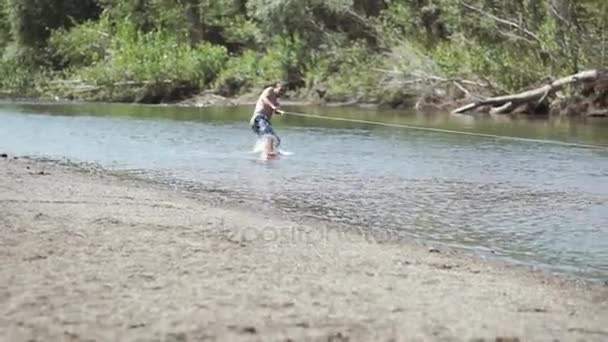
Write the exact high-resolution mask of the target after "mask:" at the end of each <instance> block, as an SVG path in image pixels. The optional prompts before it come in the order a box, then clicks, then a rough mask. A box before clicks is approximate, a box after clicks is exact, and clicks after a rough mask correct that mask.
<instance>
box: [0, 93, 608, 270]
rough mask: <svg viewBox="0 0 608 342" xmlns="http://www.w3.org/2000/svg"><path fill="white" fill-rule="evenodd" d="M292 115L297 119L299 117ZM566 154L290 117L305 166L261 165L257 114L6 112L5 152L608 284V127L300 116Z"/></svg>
mask: <svg viewBox="0 0 608 342" xmlns="http://www.w3.org/2000/svg"><path fill="white" fill-rule="evenodd" d="M288 109H289V108H288ZM292 109H293V110H294V111H297V112H308V113H314V114H320V115H328V116H333V117H342V118H353V119H359V120H372V121H381V122H386V123H395V124H401V125H416V126H421V127H433V128H441V129H448V130H457V131H461V132H472V133H483V134H496V135H501V136H510V137H521V138H531V139H543V140H551V141H556V142H561V143H563V142H571V143H580V144H585V145H596V146H598V147H597V148H583V147H577V146H568V145H564V144H552V143H542V142H534V141H522V140H510V139H495V138H488V137H479V136H470V135H460V134H451V133H440V132H432V131H424V130H412V129H404V128H397V127H386V126H376V125H369V124H365V123H352V122H346V121H329V120H323V119H317V118H305V117H294V116H285V117H280V118H276V119H274V125H275V129H276V130H277V131H278V132H279V134H280V135H281V136H282V138H283V146H282V148H283V149H285V150H288V151H290V152H293V155H290V156H287V157H284V158H282V159H281V160H275V161H271V162H260V161H258V160H257V156H256V155H255V154H252V153H250V150H251V149H252V147H253V144H254V136H253V134H252V132H251V131H250V130H249V128H248V126H247V121H248V119H249V114H250V113H249V111H250V108H248V107H246V108H244V107H232V108H206V109H198V108H183V107H158V106H156V107H153V106H128V105H127V106H125V105H105V104H82V105H74V104H70V105H56V104H52V105H45V104H2V105H0V152H1V151H6V152H9V153H14V154H20V155H31V156H39V157H52V158H64V157H65V158H70V159H72V160H76V161H83V162H95V163H98V164H101V165H102V166H104V167H106V168H109V169H112V170H117V171H126V172H130V173H135V174H138V175H140V176H145V177H152V178H156V179H158V180H162V181H165V182H170V183H175V184H188V185H189V187H188V188H189V189H190V190H191V191H199V192H214V193H222V194H224V196H228V197H231V198H233V199H238V200H239V201H241V202H245V203H250V204H251V205H252V206H253V207H259V208H262V209H261V210H263V208H267V209H272V210H280V211H284V212H285V213H288V214H289V215H292V216H293V217H295V218H301V219H311V220H321V221H325V222H328V223H331V224H336V225H344V226H345V227H351V228H354V229H358V230H364V231H370V232H377V233H383V232H384V233H386V232H390V233H391V234H395V235H396V236H397V235H398V236H401V237H407V238H414V239H419V240H424V241H433V242H440V243H444V244H448V245H451V246H456V247H460V248H465V249H467V250H469V251H471V252H474V253H490V251H491V252H492V255H495V256H497V257H499V258H504V259H508V260H512V261H516V262H521V263H526V264H531V265H535V266H540V267H542V268H544V269H546V270H550V271H556V272H560V273H567V274H572V275H576V276H582V277H585V278H590V279H595V280H606V279H608V124H607V123H602V122H597V123H594V124H593V125H588V124H581V123H578V124H576V123H572V122H567V121H564V122H554V121H551V122H550V121H547V120H539V121H525V120H520V121H510V120H507V119H503V120H487V119H486V120H484V119H473V118H472V117H466V116H463V117H450V116H447V115H441V116H430V117H429V116H426V117H422V116H416V115H414V114H408V113H403V112H396V111H386V112H376V111H365V110H358V109H344V108H342V109H337V108H334V109H331V108H324V109H323V108H292Z"/></svg>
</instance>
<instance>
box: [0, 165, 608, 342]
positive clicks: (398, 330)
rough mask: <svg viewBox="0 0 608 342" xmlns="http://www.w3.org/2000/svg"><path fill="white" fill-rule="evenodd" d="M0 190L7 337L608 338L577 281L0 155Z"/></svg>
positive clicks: (596, 298)
mask: <svg viewBox="0 0 608 342" xmlns="http://www.w3.org/2000/svg"><path fill="white" fill-rule="evenodd" d="M0 188H1V189H2V192H1V193H0V224H1V225H3V226H4V227H3V228H4V229H2V230H1V231H0V232H1V233H0V234H1V235H0V242H2V245H3V246H5V248H6V250H5V251H4V252H0V253H2V254H3V260H7V264H6V265H5V266H4V267H3V268H2V271H0V280H1V281H0V284H6V286H5V288H2V287H0V307H3V308H4V310H3V311H4V312H3V315H1V316H0V317H4V318H0V340H2V339H6V340H7V341H8V340H11V341H22V340H23V341H25V340H28V339H30V338H33V339H41V340H56V339H59V338H65V337H66V336H71V337H72V338H74V339H75V340H83V339H87V338H97V339H101V340H107V339H113V340H138V339H140V340H141V339H145V340H149V339H151V338H161V339H163V338H165V339H168V340H169V339H172V338H176V336H178V337H180V338H181V337H183V338H184V339H185V340H197V339H200V337H201V336H203V335H205V336H208V337H210V338H211V339H213V338H218V339H222V340H224V339H237V340H259V339H263V340H268V339H272V340H276V339H279V340H285V339H287V338H290V339H293V340H302V339H307V340H328V339H331V338H336V339H338V340H339V339H340V338H342V339H343V340H344V339H351V340H369V339H374V340H377V339H382V340H387V339H395V340H412V339H413V340H444V339H449V340H458V341H459V340H471V339H480V340H488V341H494V340H496V339H498V338H511V339H512V340H513V341H515V340H518V339H519V340H530V339H532V340H552V339H553V338H559V339H565V340H574V339H585V340H588V341H595V340H597V341H600V340H603V339H605V338H608V330H606V329H605V327H604V326H603V323H605V321H606V319H608V288H607V287H605V286H601V285H598V284H594V283H591V282H587V281H582V280H580V279H571V278H570V277H563V276H556V275H551V274H547V273H545V272H541V271H533V270H531V269H528V267H527V266H518V265H512V264H508V263H505V262H502V261H497V260H490V259H485V258H482V257H474V256H470V255H465V254H464V253H462V252H460V251H454V250H451V249H444V248H441V249H436V248H428V247H424V246H422V245H417V244H415V243H406V242H398V243H377V242H374V241H369V240H368V239H365V237H362V236H358V235H357V234H354V233H350V232H341V231H339V230H336V229H334V228H332V227H319V226H311V225H310V224H308V223H306V222H304V223H300V222H290V221H289V218H288V217H279V216H270V215H268V214H267V213H256V212H253V210H249V211H248V210H246V209H244V208H237V207H234V206H231V205H227V204H225V203H216V202H214V201H213V199H212V198H211V197H210V196H209V195H208V194H191V193H187V192H184V191H179V189H172V188H170V187H167V186H163V185H161V184H157V183H152V182H148V181H146V180H141V179H136V178H132V177H120V176H118V175H116V174H112V173H111V172H107V171H104V170H94V172H91V171H90V170H89V171H87V170H86V169H85V168H83V167H81V166H80V167H79V166H77V165H66V163H62V162H61V161H52V160H47V161H41V160H36V159H30V158H25V157H24V158H19V159H12V156H8V158H1V157H0ZM269 227H272V228H269ZM319 231H323V232H324V233H325V234H327V235H326V236H325V237H324V238H322V239H318V238H317V239H316V240H315V239H314V237H315V236H318V232H319ZM286 232H287V233H286ZM83 305H84V308H83ZM163 317H164V318H163ZM182 340H183V339H182Z"/></svg>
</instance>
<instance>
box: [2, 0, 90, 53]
mask: <svg viewBox="0 0 608 342" xmlns="http://www.w3.org/2000/svg"><path fill="white" fill-rule="evenodd" d="M5 1H6V3H5V6H6V9H7V11H8V14H9V18H10V26H11V31H12V33H13V35H14V39H15V41H16V42H17V44H19V46H20V47H41V46H43V45H44V44H45V43H46V39H47V38H48V37H49V36H50V34H51V30H53V29H57V28H62V27H68V26H71V25H73V24H74V23H78V22H80V21H82V20H86V19H93V18H96V17H97V15H98V14H99V13H100V8H99V7H98V6H97V3H96V2H95V1H94V0H63V1H57V0H5Z"/></svg>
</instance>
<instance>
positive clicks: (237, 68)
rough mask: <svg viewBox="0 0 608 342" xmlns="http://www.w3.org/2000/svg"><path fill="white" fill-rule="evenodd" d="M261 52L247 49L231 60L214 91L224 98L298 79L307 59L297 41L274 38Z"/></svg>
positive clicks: (301, 43)
mask: <svg viewBox="0 0 608 342" xmlns="http://www.w3.org/2000/svg"><path fill="white" fill-rule="evenodd" d="M269 46H270V47H269V48H268V49H267V50H266V51H265V52H264V53H256V52H254V51H252V50H246V51H245V52H244V53H243V54H241V55H240V56H238V57H233V58H232V59H231V60H230V61H229V62H228V64H227V65H226V68H225V69H224V70H223V71H222V72H221V74H220V76H219V77H218V80H217V82H216V89H218V91H219V92H220V93H222V94H224V95H229V96H230V95H235V94H238V93H242V92H247V91H249V90H251V89H252V88H259V87H261V86H264V85H267V84H271V83H274V82H276V81H279V80H287V81H289V80H297V79H299V78H300V77H301V76H300V75H299V72H300V71H301V69H302V65H303V63H304V60H305V58H306V54H305V52H306V50H305V46H304V44H303V42H302V41H301V40H299V39H298V38H294V39H290V38H284V37H278V38H275V39H274V40H273V41H272V42H271V44H269Z"/></svg>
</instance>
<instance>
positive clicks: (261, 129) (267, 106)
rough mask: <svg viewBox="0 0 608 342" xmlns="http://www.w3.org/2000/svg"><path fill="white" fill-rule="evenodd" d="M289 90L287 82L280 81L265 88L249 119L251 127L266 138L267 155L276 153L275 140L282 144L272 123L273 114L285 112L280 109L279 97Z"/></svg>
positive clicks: (277, 144) (261, 136)
mask: <svg viewBox="0 0 608 342" xmlns="http://www.w3.org/2000/svg"><path fill="white" fill-rule="evenodd" d="M286 91H287V83H285V82H278V83H277V84H275V86H274V87H268V88H266V89H264V91H263V92H262V94H261V95H260V97H259V99H258V102H257V103H256V104H255V111H254V113H253V116H252V117H251V120H250V121H249V123H250V125H251V129H252V130H253V131H254V132H255V134H257V135H258V137H260V138H266V139H265V140H264V152H265V153H266V154H267V155H275V154H276V151H275V150H274V147H275V146H274V144H273V140H275V139H276V142H277V143H276V146H277V147H278V146H279V145H280V144H281V139H279V136H278V135H276V133H275V132H274V130H273V129H272V125H271V124H270V120H271V119H272V115H273V114H274V113H277V114H279V115H283V114H284V113H285V112H283V111H282V110H280V109H279V101H278V99H279V97H281V96H282V95H284V94H285V92H286Z"/></svg>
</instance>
